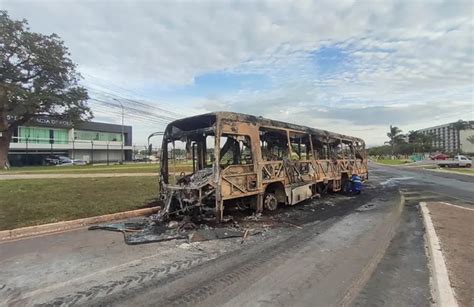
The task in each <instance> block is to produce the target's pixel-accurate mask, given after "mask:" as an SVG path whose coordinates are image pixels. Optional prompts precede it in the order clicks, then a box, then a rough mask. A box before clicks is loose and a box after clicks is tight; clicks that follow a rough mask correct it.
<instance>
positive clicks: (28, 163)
mask: <svg viewBox="0 0 474 307" xmlns="http://www.w3.org/2000/svg"><path fill="white" fill-rule="evenodd" d="M25 151H26V165H30V159H29V156H28V138H26V150H25Z"/></svg>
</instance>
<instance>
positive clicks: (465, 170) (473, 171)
mask: <svg viewBox="0 0 474 307" xmlns="http://www.w3.org/2000/svg"><path fill="white" fill-rule="evenodd" d="M442 170H444V171H447V172H455V173H461V174H473V175H474V169H472V168H442Z"/></svg>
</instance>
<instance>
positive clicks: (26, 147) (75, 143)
mask: <svg viewBox="0 0 474 307" xmlns="http://www.w3.org/2000/svg"><path fill="white" fill-rule="evenodd" d="M131 151H132V146H123V145H122V143H121V142H120V141H118V142H117V141H97V140H74V139H72V140H55V139H53V138H25V137H13V138H12V141H11V143H10V153H9V155H10V162H12V165H13V164H20V165H32V164H44V159H45V158H46V157H47V156H48V155H62V156H68V157H69V158H71V159H74V160H84V161H85V162H87V163H91V164H93V163H97V162H106V163H107V164H109V163H110V162H121V161H123V160H124V159H125V160H130V159H131ZM15 162H17V163H15Z"/></svg>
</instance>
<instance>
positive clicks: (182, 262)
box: [0, 165, 474, 306]
mask: <svg viewBox="0 0 474 307" xmlns="http://www.w3.org/2000/svg"><path fill="white" fill-rule="evenodd" d="M370 174H371V175H370V181H369V182H368V183H367V185H366V189H365V191H364V193H363V195H361V196H359V197H346V196H340V195H336V196H334V195H333V196H328V197H325V198H323V199H321V200H315V201H308V202H304V203H303V204H300V205H298V206H295V207H293V208H284V209H281V210H280V212H279V213H278V214H279V215H280V216H281V217H285V218H287V220H288V221H290V222H291V224H288V223H287V224H281V225H276V227H275V228H272V229H270V230H269V231H266V232H264V233H263V234H261V235H255V236H252V237H250V238H249V239H247V240H246V241H245V242H244V243H243V244H241V240H240V239H228V240H216V241H208V242H202V243H199V244H198V245H189V244H185V243H183V241H168V242H163V243H153V244H147V245H139V246H127V245H125V244H124V243H123V238H122V237H121V234H118V233H110V232H105V231H99V232H92V231H87V230H84V229H81V230H76V231H70V232H65V233H61V234H55V235H48V236H41V237H35V238H28V239H23V240H17V241H12V242H3V243H0V304H2V305H5V306H12V305H18V306H24V305H35V304H40V305H41V304H43V305H56V306H61V305H64V306H68V305H96V306H99V305H101V306H103V305H125V306H129V305H133V304H135V305H140V306H142V305H154V306H160V305H197V306H209V305H228V306H236V305H237V306H265V305H271V306H274V305H280V306H329V305H341V304H342V305H351V304H352V305H356V306H367V305H369V306H370V305H372V306H381V305H401V306H404V305H405V306H406V305H417V306H428V305H429V303H430V291H429V271H428V269H427V260H426V257H425V254H424V247H423V246H424V241H423V227H422V223H421V219H420V216H419V213H418V208H417V206H418V202H419V201H422V200H423V201H426V200H441V201H450V202H453V203H456V204H459V205H463V206H472V205H473V204H472V200H473V199H474V192H473V191H472V190H473V189H472V187H473V183H474V182H473V181H474V177H472V176H471V177H468V176H462V175H454V174H453V175H451V174H444V173H439V174H438V173H433V172H429V171H424V170H412V169H410V170H407V169H404V168H392V167H383V166H377V165H371V173H370ZM400 192H401V193H402V195H404V199H405V203H402V202H401V201H400V200H401V198H400ZM291 225H293V226H291ZM294 225H297V226H294Z"/></svg>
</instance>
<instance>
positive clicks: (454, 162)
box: [438, 155, 472, 167]
mask: <svg viewBox="0 0 474 307" xmlns="http://www.w3.org/2000/svg"><path fill="white" fill-rule="evenodd" d="M438 166H439V167H471V166H472V160H470V159H469V158H467V157H466V156H462V155H457V156H455V157H454V159H449V160H440V162H438Z"/></svg>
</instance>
